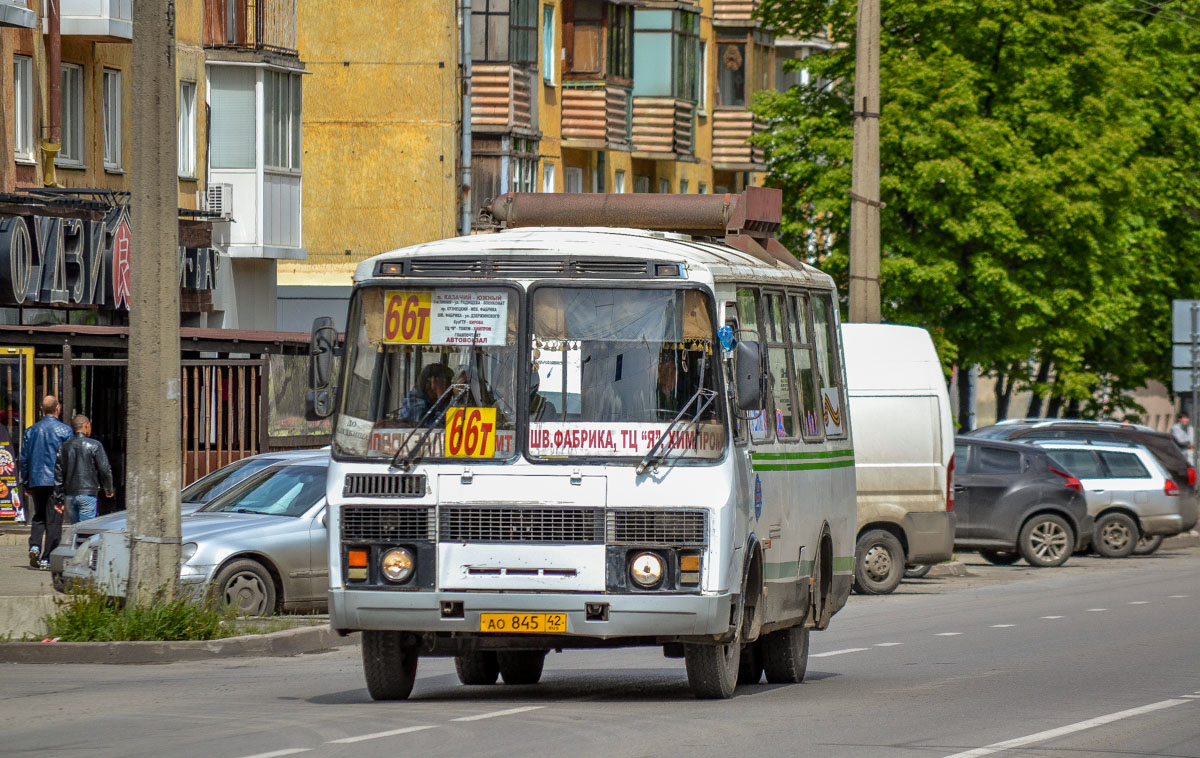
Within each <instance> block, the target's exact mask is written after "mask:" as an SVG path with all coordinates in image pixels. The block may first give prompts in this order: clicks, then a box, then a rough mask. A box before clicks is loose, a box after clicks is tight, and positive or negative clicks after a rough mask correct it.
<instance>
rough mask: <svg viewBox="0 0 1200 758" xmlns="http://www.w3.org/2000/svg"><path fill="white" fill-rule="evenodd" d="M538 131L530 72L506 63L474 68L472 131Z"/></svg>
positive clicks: (477, 65) (472, 75) (472, 74)
mask: <svg viewBox="0 0 1200 758" xmlns="http://www.w3.org/2000/svg"><path fill="white" fill-rule="evenodd" d="M514 129H515V130H521V131H527V132H534V131H537V116H536V115H535V113H534V107H533V84H532V83H531V81H530V74H529V73H528V72H526V71H524V70H523V69H520V68H518V67H516V66H513V65H510V64H505V63H476V64H474V65H473V66H472V68H471V131H473V132H485V133H486V132H492V133H501V132H511V131H513V130H514Z"/></svg>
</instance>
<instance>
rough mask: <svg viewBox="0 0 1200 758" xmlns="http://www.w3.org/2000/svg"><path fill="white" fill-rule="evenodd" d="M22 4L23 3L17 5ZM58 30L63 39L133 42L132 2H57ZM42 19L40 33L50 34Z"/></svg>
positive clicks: (96, 0) (47, 21)
mask: <svg viewBox="0 0 1200 758" xmlns="http://www.w3.org/2000/svg"><path fill="white" fill-rule="evenodd" d="M19 5H24V3H19ZM58 8H59V14H60V15H59V19H60V21H59V30H60V32H61V33H62V36H64V37H83V38H84V39H89V40H92V41H93V42H131V41H133V0H60V3H59V6H58ZM49 30H50V29H49V20H48V19H47V18H46V15H45V14H43V16H42V31H43V32H49Z"/></svg>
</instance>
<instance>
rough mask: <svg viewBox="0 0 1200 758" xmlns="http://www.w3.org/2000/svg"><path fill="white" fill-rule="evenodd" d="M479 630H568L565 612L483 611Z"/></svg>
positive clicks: (548, 631) (520, 631)
mask: <svg viewBox="0 0 1200 758" xmlns="http://www.w3.org/2000/svg"><path fill="white" fill-rule="evenodd" d="M479 631H481V632H504V633H506V634H519V633H524V634H559V633H562V632H565V631H567V614H565V613H481V614H479Z"/></svg>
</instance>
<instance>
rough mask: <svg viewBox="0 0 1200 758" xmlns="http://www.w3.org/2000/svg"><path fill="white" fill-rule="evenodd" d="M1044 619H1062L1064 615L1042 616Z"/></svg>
mask: <svg viewBox="0 0 1200 758" xmlns="http://www.w3.org/2000/svg"><path fill="white" fill-rule="evenodd" d="M1042 618H1044V619H1060V618H1062V616H1042Z"/></svg>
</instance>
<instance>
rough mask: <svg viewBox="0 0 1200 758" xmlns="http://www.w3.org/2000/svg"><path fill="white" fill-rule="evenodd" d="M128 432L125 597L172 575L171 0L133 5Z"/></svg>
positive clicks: (175, 395) (175, 532) (146, 597)
mask: <svg viewBox="0 0 1200 758" xmlns="http://www.w3.org/2000/svg"><path fill="white" fill-rule="evenodd" d="M131 86H132V90H133V92H132V94H133V97H132V102H131V105H132V108H131V110H132V116H133V117H132V119H131V123H132V125H133V131H132V137H133V139H132V147H133V174H132V184H133V192H132V199H131V202H132V208H131V213H132V217H131V219H130V221H131V224H130V231H131V236H132V250H131V255H130V264H131V265H130V274H129V276H130V295H131V297H130V303H129V382H128V398H127V401H126V406H127V407H126V410H127V413H128V415H127V419H128V421H127V423H128V425H129V426H128V433H127V437H128V440H129V443H128V447H127V460H128V467H127V470H126V477H125V479H126V489H127V492H128V510H129V520H128V526H127V529H126V532H127V534H128V535H129V541H130V552H129V586H128V588H127V590H126V598H127V599H128V600H129V602H131V603H135V604H138V605H148V604H151V603H153V602H154V601H155V600H156V599H159V598H161V597H171V596H173V594H174V590H175V588H176V587H177V585H178V582H179V551H180V545H179V480H180V429H179V413H180V408H179V208H178V202H177V201H178V197H179V183H178V180H177V179H176V166H177V164H178V157H177V155H178V154H177V152H176V128H175V127H176V124H175V108H176V102H175V100H176V86H177V85H176V83H175V0H159V1H158V2H145V0H139V2H135V3H134V4H133V77H132V82H131Z"/></svg>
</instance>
